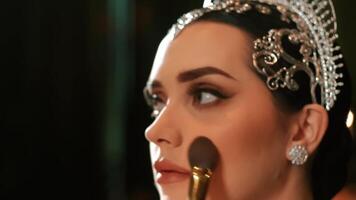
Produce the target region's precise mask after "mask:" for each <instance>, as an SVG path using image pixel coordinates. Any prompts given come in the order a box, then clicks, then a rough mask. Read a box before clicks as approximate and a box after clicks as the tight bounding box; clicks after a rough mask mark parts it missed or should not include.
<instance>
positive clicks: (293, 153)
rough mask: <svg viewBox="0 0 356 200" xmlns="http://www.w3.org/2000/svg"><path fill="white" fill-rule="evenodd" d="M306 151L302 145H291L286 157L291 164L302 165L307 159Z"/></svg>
mask: <svg viewBox="0 0 356 200" xmlns="http://www.w3.org/2000/svg"><path fill="white" fill-rule="evenodd" d="M308 156H309V154H308V151H307V149H306V148H305V146H304V145H299V144H298V145H293V147H292V148H291V149H290V150H289V152H288V159H289V160H290V161H291V163H292V164H293V165H303V164H304V163H305V162H306V161H307V159H308Z"/></svg>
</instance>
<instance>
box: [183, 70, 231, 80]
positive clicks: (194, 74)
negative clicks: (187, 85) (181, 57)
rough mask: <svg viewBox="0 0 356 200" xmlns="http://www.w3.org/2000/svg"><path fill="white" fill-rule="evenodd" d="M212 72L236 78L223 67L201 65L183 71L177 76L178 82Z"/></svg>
mask: <svg viewBox="0 0 356 200" xmlns="http://www.w3.org/2000/svg"><path fill="white" fill-rule="evenodd" d="M212 74H218V75H222V76H225V77H227V78H229V79H233V80H236V79H235V78H234V77H232V76H231V75H230V74H228V73H227V72H225V71H223V70H221V69H218V68H216V67H211V66H207V67H200V68H197V69H192V70H189V71H185V72H182V73H180V74H179V75H178V76H177V80H178V82H188V81H192V80H194V79H197V78H200V77H202V76H207V75H212Z"/></svg>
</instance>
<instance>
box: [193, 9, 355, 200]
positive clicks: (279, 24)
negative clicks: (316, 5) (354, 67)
mask: <svg viewBox="0 0 356 200" xmlns="http://www.w3.org/2000/svg"><path fill="white" fill-rule="evenodd" d="M270 8H271V9H272V13H271V14H268V15H265V14H261V13H259V12H257V11H256V10H250V11H247V12H244V13H241V14H238V13H236V12H231V13H226V12H223V11H214V12H210V13H207V14H205V15H204V16H202V17H201V18H200V19H198V21H202V20H205V21H216V22H222V23H225V24H229V25H232V26H235V27H238V28H240V29H242V30H244V31H245V32H247V33H248V34H249V35H250V36H251V37H252V38H253V39H256V38H262V36H265V35H267V33H268V31H269V30H271V29H280V28H294V29H295V28H296V25H295V24H293V23H287V22H284V21H282V20H281V15H280V13H279V12H278V11H277V10H276V8H275V7H272V6H270ZM251 46H252V45H251ZM285 49H286V50H287V51H288V53H289V54H290V55H293V56H295V57H296V58H297V57H298V56H301V55H300V54H299V47H298V46H295V45H292V44H291V43H289V42H286V46H285ZM341 62H343V63H344V60H341ZM277 64H278V65H280V66H281V65H285V64H288V63H277ZM280 66H279V67H280ZM338 72H341V73H342V74H343V77H342V78H341V79H342V80H341V81H342V82H343V83H344V86H342V87H341V88H340V90H341V92H340V94H339V95H338V97H337V98H338V99H337V101H336V103H335V105H334V107H333V108H332V109H331V110H330V111H329V112H328V115H329V126H328V128H327V131H326V133H325V136H324V138H323V139H322V141H321V143H320V145H319V147H318V150H317V152H316V154H315V156H314V158H313V161H312V163H311V172H310V173H311V174H310V178H311V180H310V181H311V186H312V191H313V196H314V199H316V200H329V199H331V198H332V197H333V196H334V195H335V194H336V193H337V192H338V191H339V190H340V189H341V188H342V187H343V185H344V184H345V182H346V180H347V163H348V160H349V158H350V155H351V143H352V138H351V133H350V131H349V129H348V128H347V127H346V123H345V122H346V118H347V115H348V112H349V110H350V102H351V99H350V98H351V83H350V77H349V73H348V70H347V68H346V67H343V68H340V69H339V71H338ZM256 73H257V72H256ZM258 75H259V74H258ZM259 76H260V77H261V79H263V80H266V77H263V76H261V75H259ZM295 80H296V81H297V83H298V84H299V90H298V91H294V92H292V91H290V90H288V89H278V90H276V91H273V92H272V93H273V95H274V97H275V99H276V102H277V103H278V104H279V105H281V106H280V107H282V108H283V110H288V111H290V112H295V111H298V110H300V109H301V108H303V106H304V105H306V104H309V103H311V102H312V98H311V95H310V85H309V77H308V76H307V75H305V74H304V73H301V74H296V76H295ZM317 93H318V96H319V98H320V91H318V92H317Z"/></svg>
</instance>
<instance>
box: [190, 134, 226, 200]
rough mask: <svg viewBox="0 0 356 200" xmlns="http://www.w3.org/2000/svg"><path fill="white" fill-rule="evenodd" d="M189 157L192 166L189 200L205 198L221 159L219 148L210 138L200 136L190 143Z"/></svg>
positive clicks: (202, 199)
mask: <svg viewBox="0 0 356 200" xmlns="http://www.w3.org/2000/svg"><path fill="white" fill-rule="evenodd" d="M188 157H189V163H190V166H191V168H192V174H191V177H190V185H189V194H188V195H189V200H204V199H205V196H206V193H207V192H208V187H209V183H210V179H211V176H212V175H213V171H214V170H215V167H216V165H217V163H218V160H219V153H218V150H217V148H216V146H215V145H214V144H213V142H212V141H211V140H209V139H208V138H206V137H198V138H196V139H195V140H194V141H193V142H192V144H191V145H190V147H189V152H188Z"/></svg>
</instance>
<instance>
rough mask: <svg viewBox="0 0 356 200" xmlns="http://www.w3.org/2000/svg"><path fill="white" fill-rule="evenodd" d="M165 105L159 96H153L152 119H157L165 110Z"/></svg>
mask: <svg viewBox="0 0 356 200" xmlns="http://www.w3.org/2000/svg"><path fill="white" fill-rule="evenodd" d="M164 106H165V103H164V101H163V100H162V99H161V98H160V97H159V96H158V95H155V94H154V95H152V109H153V111H152V113H151V117H153V118H156V117H157V116H158V115H159V114H160V113H161V111H162V109H163V108H164Z"/></svg>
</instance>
